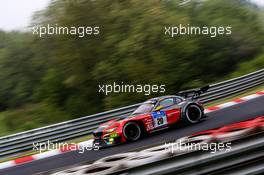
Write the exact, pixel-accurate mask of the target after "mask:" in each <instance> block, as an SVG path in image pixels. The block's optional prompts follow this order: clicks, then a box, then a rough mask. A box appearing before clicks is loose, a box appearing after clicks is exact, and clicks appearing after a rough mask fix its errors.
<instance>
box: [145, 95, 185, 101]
mask: <svg viewBox="0 0 264 175" xmlns="http://www.w3.org/2000/svg"><path fill="white" fill-rule="evenodd" d="M170 97H180V96H176V95H165V96H160V97H155V98H151V99H149V100H147V101H152V100H156V101H160V100H163V99H165V98H170ZM181 98H182V97H181Z"/></svg>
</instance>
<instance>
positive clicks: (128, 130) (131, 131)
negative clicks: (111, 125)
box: [123, 122, 142, 141]
mask: <svg viewBox="0 0 264 175" xmlns="http://www.w3.org/2000/svg"><path fill="white" fill-rule="evenodd" d="M123 133H124V136H125V138H126V140H128V141H136V140H138V139H139V138H140V137H141V135H142V131H141V128H140V126H139V125H138V124H137V123H136V122H128V123H126V124H125V126H124V128H123Z"/></svg>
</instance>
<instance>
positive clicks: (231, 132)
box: [39, 116, 264, 175]
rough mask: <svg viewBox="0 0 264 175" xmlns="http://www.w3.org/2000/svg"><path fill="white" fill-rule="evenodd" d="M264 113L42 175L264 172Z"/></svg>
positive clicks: (239, 174)
mask: <svg viewBox="0 0 264 175" xmlns="http://www.w3.org/2000/svg"><path fill="white" fill-rule="evenodd" d="M263 121H264V116H263V117H257V118H254V119H251V120H247V121H243V122H239V123H235V124H234V123H233V124H230V125H226V126H223V127H221V128H217V129H214V130H207V131H204V132H200V133H196V134H193V135H190V136H186V137H182V138H179V139H177V140H171V142H166V143H162V144H158V145H156V146H154V147H150V148H146V149H140V150H136V151H134V152H125V153H119V154H114V155H110V156H106V157H103V158H101V159H99V160H96V161H94V162H92V163H91V162H86V163H81V164H76V165H73V166H70V167H64V168H62V169H61V170H48V171H46V172H42V173H40V174H39V175H97V174H101V175H110V174H111V175H117V174H124V175H125V174H129V175H130V174H131V175H134V174H135V175H137V174H144V175H163V174H179V175H181V174H195V175H198V174H199V175H203V174H204V175H205V174H206V175H207V174H210V175H219V174H232V175H236V174H237V175H242V174H243V175H245V174H248V175H249V174H250V175H252V174H263V173H264V162H263V160H264V152H263V149H264V136H263V133H264V123H263Z"/></svg>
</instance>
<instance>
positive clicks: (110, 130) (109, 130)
mask: <svg viewBox="0 0 264 175" xmlns="http://www.w3.org/2000/svg"><path fill="white" fill-rule="evenodd" d="M116 128H117V127H115V128H111V129H108V130H106V132H113V131H115V130H116Z"/></svg>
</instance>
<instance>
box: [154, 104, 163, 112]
mask: <svg viewBox="0 0 264 175" xmlns="http://www.w3.org/2000/svg"><path fill="white" fill-rule="evenodd" d="M162 108H163V106H161V105H160V106H157V107H156V108H155V111H159V110H161V109H162Z"/></svg>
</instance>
